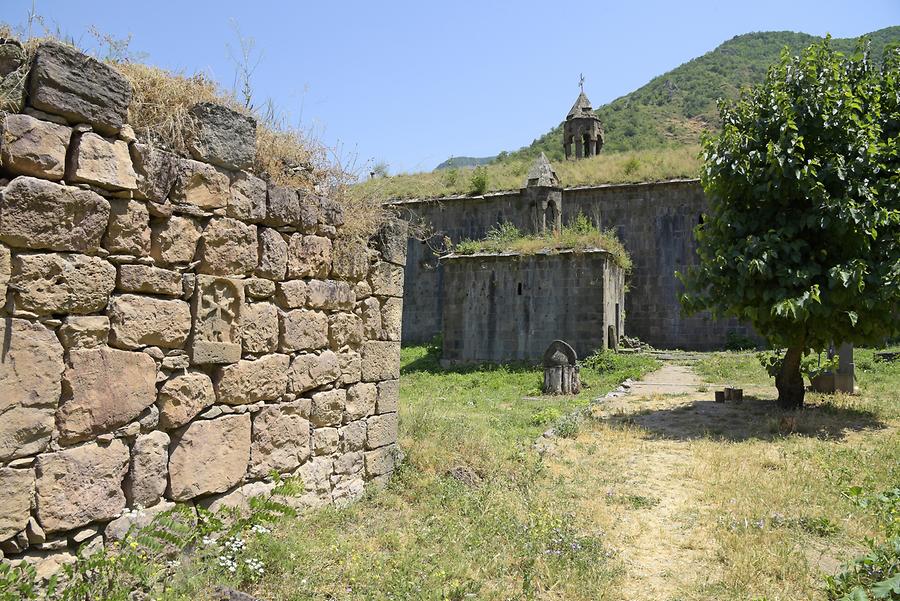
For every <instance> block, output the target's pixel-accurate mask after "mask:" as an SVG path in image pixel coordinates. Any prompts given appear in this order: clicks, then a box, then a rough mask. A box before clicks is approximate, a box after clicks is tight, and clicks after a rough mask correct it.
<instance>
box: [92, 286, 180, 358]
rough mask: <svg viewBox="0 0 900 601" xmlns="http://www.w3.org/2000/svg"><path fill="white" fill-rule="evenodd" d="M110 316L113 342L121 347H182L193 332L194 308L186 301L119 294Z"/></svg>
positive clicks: (110, 304) (114, 300) (112, 301)
mask: <svg viewBox="0 0 900 601" xmlns="http://www.w3.org/2000/svg"><path fill="white" fill-rule="evenodd" d="M108 313H109V321H110V325H111V327H112V337H111V343H112V344H113V345H114V346H117V347H120V348H126V349H137V348H141V347H144V346H160V347H162V348H173V349H174V348H181V347H183V346H184V343H185V341H187V338H188V335H189V334H190V333H191V308H190V305H188V304H187V303H186V302H184V301H182V300H175V299H171V300H170V299H161V298H155V297H152V296H140V295H137V294H119V295H115V296H113V297H112V300H111V301H110V303H109V311H108Z"/></svg>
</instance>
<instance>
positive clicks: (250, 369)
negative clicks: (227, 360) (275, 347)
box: [213, 354, 290, 405]
mask: <svg viewBox="0 0 900 601" xmlns="http://www.w3.org/2000/svg"><path fill="white" fill-rule="evenodd" d="M289 363H290V357H288V356H287V355H277V354H273V355H264V356H262V357H260V358H259V359H256V360H254V361H247V360H241V361H238V362H237V363H234V364H232V365H227V366H225V367H220V368H218V369H217V370H216V373H215V376H214V377H213V382H214V384H215V387H216V395H217V398H218V401H219V402H220V403H225V404H227V405H245V404H249V403H256V402H259V401H274V400H275V399H277V398H278V397H280V396H281V395H283V394H284V393H285V392H286V391H287V383H288V365H289Z"/></svg>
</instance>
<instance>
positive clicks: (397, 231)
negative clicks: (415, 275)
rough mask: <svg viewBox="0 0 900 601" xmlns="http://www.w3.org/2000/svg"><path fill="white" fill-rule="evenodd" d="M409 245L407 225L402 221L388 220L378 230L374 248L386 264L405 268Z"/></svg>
mask: <svg viewBox="0 0 900 601" xmlns="http://www.w3.org/2000/svg"><path fill="white" fill-rule="evenodd" d="M408 244H409V224H408V223H407V222H406V221H404V220H402V219H396V218H394V219H390V220H388V221H386V222H385V223H384V224H383V225H382V226H381V228H380V229H379V230H378V234H377V235H376V236H375V247H376V248H377V249H378V251H379V252H380V253H381V258H382V259H384V260H385V261H387V262H388V263H393V264H394V265H399V266H401V267H405V266H406V250H407V246H408Z"/></svg>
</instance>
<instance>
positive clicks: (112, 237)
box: [103, 199, 150, 257]
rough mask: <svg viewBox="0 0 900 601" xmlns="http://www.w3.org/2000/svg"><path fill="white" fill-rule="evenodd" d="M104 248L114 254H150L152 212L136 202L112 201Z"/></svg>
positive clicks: (137, 255)
mask: <svg viewBox="0 0 900 601" xmlns="http://www.w3.org/2000/svg"><path fill="white" fill-rule="evenodd" d="M103 246H104V248H106V250H108V251H109V252H111V253H113V254H121V255H134V256H135V257H145V256H147V255H148V254H150V211H148V210H147V205H145V204H144V203H142V202H137V201H135V200H117V199H113V200H110V214H109V228H108V229H107V230H106V236H105V237H104V238H103Z"/></svg>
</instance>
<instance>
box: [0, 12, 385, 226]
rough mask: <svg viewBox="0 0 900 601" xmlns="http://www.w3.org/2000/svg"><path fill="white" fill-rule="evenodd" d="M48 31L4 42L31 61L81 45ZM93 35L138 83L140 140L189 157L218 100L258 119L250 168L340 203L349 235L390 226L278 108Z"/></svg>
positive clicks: (134, 112) (3, 28)
mask: <svg viewBox="0 0 900 601" xmlns="http://www.w3.org/2000/svg"><path fill="white" fill-rule="evenodd" d="M44 29H45V31H44V33H43V34H42V35H40V36H32V37H26V36H25V35H21V32H15V31H13V30H12V29H11V28H10V27H9V26H8V25H4V24H2V23H0V37H5V38H13V39H15V38H17V37H18V38H22V39H25V41H24V42H23V46H24V47H25V49H26V51H27V52H28V58H29V63H30V60H31V58H32V57H33V55H34V52H35V50H36V49H37V47H38V46H39V45H40V44H41V43H42V42H45V41H48V40H54V41H57V42H62V43H66V44H69V45H71V46H74V47H78V45H77V44H75V43H74V42H73V40H71V39H65V38H64V37H63V36H62V35H60V33H59V32H58V31H56V32H53V31H49V30H47V28H44ZM17 33H20V35H16V34H17ZM91 33H92V34H93V35H94V36H95V37H97V38H98V40H99V41H100V42H101V43H102V44H103V45H105V46H106V48H107V49H108V54H109V55H110V56H108V57H106V58H105V59H104V62H106V63H108V64H110V65H111V66H113V67H114V68H115V69H117V70H118V71H119V72H121V73H122V74H123V75H125V77H126V78H127V79H128V80H129V82H130V83H131V86H132V92H133V98H132V102H131V105H130V106H129V108H128V123H129V125H131V127H132V128H133V129H134V131H135V134H136V135H137V137H138V140H140V141H142V142H146V143H149V144H153V145H155V146H158V147H161V148H165V149H166V150H170V151H172V152H174V153H176V154H179V155H182V156H186V157H189V156H190V153H189V152H188V149H187V148H188V140H189V139H190V136H191V135H192V132H193V129H194V124H193V122H192V120H191V118H190V116H189V113H188V111H189V109H190V108H191V106H193V105H194V104H196V103H198V102H216V103H219V104H222V105H225V106H227V107H229V108H231V109H233V110H236V111H239V112H241V113H244V114H248V115H251V116H252V117H254V118H255V119H256V121H257V130H256V160H255V162H254V165H253V167H252V169H251V171H252V172H254V173H255V174H256V175H258V176H260V177H263V178H264V179H267V180H269V181H271V182H273V183H275V184H277V185H282V186H289V187H293V188H298V189H301V190H304V191H307V192H311V193H316V194H321V195H325V196H327V197H329V198H330V199H332V200H334V201H335V202H337V203H338V204H339V205H341V207H342V208H343V209H344V221H345V225H344V228H343V232H342V234H343V235H344V236H362V237H368V236H369V235H371V234H372V233H374V232H375V231H376V230H377V229H378V227H379V226H380V225H381V224H382V223H383V222H384V220H385V218H386V213H385V211H384V209H383V208H382V207H381V203H380V202H379V201H378V200H377V199H372V198H369V197H366V196H358V195H353V196H351V195H349V194H348V188H349V185H350V183H351V182H352V181H354V179H355V178H354V176H353V175H352V174H350V173H348V172H347V171H346V170H345V169H344V168H343V167H342V166H341V165H340V163H339V162H338V161H337V160H335V159H334V158H333V157H334V154H333V153H332V152H331V149H329V148H328V147H327V146H325V145H324V144H323V143H322V142H321V141H319V140H317V139H314V138H312V137H311V136H309V135H307V134H306V133H305V132H303V131H302V130H301V129H299V128H297V127H293V126H291V125H289V124H287V123H286V121H285V120H284V118H283V117H282V115H281V114H280V113H279V111H278V110H277V108H276V107H274V106H273V105H272V104H271V103H268V104H266V105H265V106H264V109H263V110H260V109H255V108H248V107H247V106H246V104H245V103H243V102H241V101H240V100H239V99H238V98H236V97H235V95H234V94H233V93H231V92H229V91H227V90H224V89H223V88H222V87H221V86H219V85H218V84H217V83H216V82H215V81H213V80H212V79H211V78H210V77H208V76H207V75H205V74H204V73H200V72H198V73H193V74H190V75H186V74H183V73H174V72H171V71H167V70H165V69H161V68H159V67H155V66H152V65H148V64H144V63H143V62H140V61H138V60H135V59H132V58H131V57H130V55H129V52H128V48H127V43H128V40H127V39H126V40H116V39H114V38H112V37H110V36H108V35H105V34H102V33H99V32H96V31H95V30H92V31H91ZM79 50H81V51H82V52H83V51H84V50H83V49H81V48H79Z"/></svg>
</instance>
